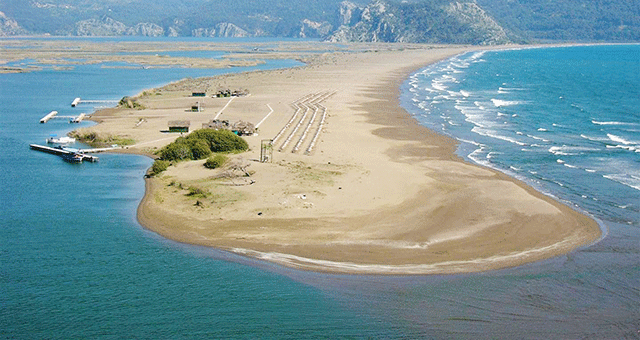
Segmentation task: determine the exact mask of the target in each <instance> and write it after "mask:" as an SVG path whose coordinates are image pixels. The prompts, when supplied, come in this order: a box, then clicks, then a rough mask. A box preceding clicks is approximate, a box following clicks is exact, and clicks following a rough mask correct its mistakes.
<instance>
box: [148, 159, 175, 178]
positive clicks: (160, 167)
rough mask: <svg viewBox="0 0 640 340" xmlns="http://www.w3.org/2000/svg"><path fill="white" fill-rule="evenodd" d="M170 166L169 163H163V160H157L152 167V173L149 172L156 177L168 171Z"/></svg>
mask: <svg viewBox="0 0 640 340" xmlns="http://www.w3.org/2000/svg"><path fill="white" fill-rule="evenodd" d="M169 165H171V162H169V161H163V160H161V159H156V161H155V162H153V165H151V171H150V172H149V175H151V176H155V175H157V174H159V173H161V172H163V171H165V170H167V168H168V167H169Z"/></svg>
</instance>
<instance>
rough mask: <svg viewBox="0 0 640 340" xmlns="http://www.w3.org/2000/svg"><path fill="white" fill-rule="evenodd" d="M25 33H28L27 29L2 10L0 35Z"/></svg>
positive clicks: (0, 13)
mask: <svg viewBox="0 0 640 340" xmlns="http://www.w3.org/2000/svg"><path fill="white" fill-rule="evenodd" d="M23 34H27V31H26V30H25V29H24V28H22V27H20V25H19V24H18V22H17V21H15V20H13V19H11V18H9V17H8V16H6V15H5V14H4V13H3V12H0V37H6V36H11V35H23Z"/></svg>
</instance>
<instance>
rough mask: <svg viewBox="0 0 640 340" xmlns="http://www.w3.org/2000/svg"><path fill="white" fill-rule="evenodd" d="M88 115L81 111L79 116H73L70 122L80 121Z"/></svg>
mask: <svg viewBox="0 0 640 340" xmlns="http://www.w3.org/2000/svg"><path fill="white" fill-rule="evenodd" d="M86 116H87V115H86V114H84V113H81V114H80V115H79V116H78V117H75V118H71V120H70V121H69V122H71V123H80V122H81V121H82V120H83V119H84V118H85V117H86Z"/></svg>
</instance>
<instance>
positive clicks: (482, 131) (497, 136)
mask: <svg viewBox="0 0 640 340" xmlns="http://www.w3.org/2000/svg"><path fill="white" fill-rule="evenodd" d="M471 132H474V133H476V134H479V135H481V136H485V137H491V138H495V139H500V140H503V141H507V142H509V143H513V144H517V145H520V146H526V145H527V143H524V142H521V141H519V140H517V139H515V138H511V137H507V136H502V135H500V134H498V132H497V131H494V130H489V129H482V128H480V127H478V126H475V127H474V128H473V129H471Z"/></svg>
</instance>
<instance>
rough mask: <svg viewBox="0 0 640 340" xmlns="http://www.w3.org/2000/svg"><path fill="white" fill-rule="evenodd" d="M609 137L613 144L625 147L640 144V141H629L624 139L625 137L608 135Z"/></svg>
mask: <svg viewBox="0 0 640 340" xmlns="http://www.w3.org/2000/svg"><path fill="white" fill-rule="evenodd" d="M607 137H609V139H611V141H613V142H616V143H622V144H624V145H631V144H640V141H628V140H626V139H624V138H623V137H620V136H616V135H612V134H610V133H607Z"/></svg>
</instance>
